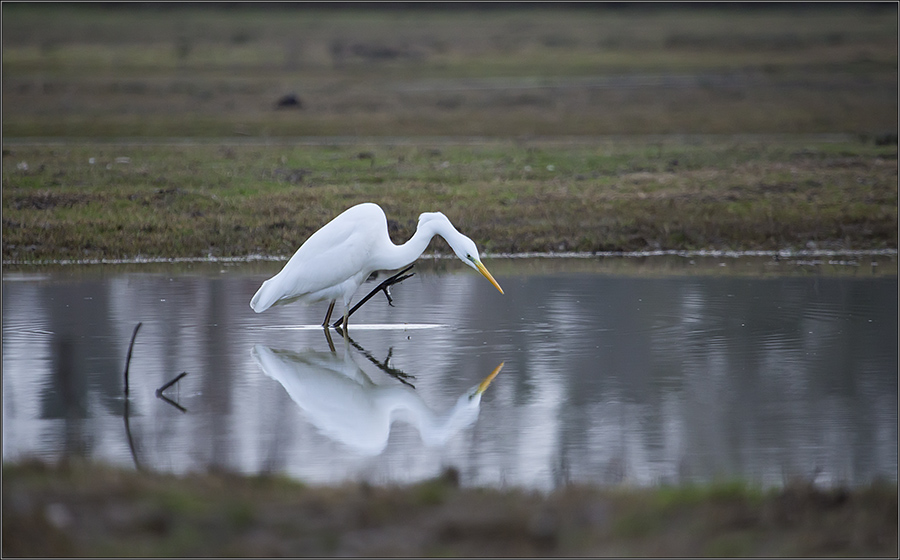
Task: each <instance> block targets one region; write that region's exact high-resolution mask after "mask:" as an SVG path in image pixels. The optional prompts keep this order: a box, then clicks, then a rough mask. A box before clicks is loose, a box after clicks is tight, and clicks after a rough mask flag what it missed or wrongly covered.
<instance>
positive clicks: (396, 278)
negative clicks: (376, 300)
mask: <svg viewBox="0 0 900 560" xmlns="http://www.w3.org/2000/svg"><path fill="white" fill-rule="evenodd" d="M413 266H415V265H413V264H411V265H409V266H407V267H406V268H404V269H403V270H401V271H400V272H398V273H397V274H395V275H393V276H391V277H390V278H387V279H386V280H385V281H384V282H382V283H381V284H378V286H376V287H375V289H374V290H372V291H371V292H369V294H368V295H367V296H366V297H364V298H362V299H361V300H359V303H357V304H356V305H354V306H353V307H352V308H351V309H350V313H347V315H346V316H347V318H349V317H350V315H353V312H354V311H356V310H357V309H359V308H360V307H362V304H364V303H366V302H367V301H369V300H370V299H372V296H374V295H375V294H376V293H378V292H384V295H385V296H386V297H387V300H388V305H390V306H393V305H394V302H393V300H392V299H391V294H390V293H389V292H388V288H390V287H391V286H393V285H394V284H398V283H400V282H403V281H404V280H406V279H407V278H410V277H412V276H415V274H416V273H415V272H413V273H412V274H406V272H408V271H409V270H410V269H412V267H413ZM404 274H405V276H404ZM329 315H330V314H329ZM343 322H344V319H343V318H341V319H338V320H337V321H335V322H334V324H333V325H331V326H332V327H334V328H339V327H340V325H341V323H343ZM344 326H345V327H346V325H344Z"/></svg>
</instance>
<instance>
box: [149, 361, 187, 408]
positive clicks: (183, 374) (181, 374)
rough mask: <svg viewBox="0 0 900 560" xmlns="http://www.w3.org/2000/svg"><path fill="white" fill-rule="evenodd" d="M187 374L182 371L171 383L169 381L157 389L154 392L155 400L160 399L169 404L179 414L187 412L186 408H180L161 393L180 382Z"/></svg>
mask: <svg viewBox="0 0 900 560" xmlns="http://www.w3.org/2000/svg"><path fill="white" fill-rule="evenodd" d="M187 374H188V372H186V371H182V372H181V373H179V374H178V375H177V376H175V379H172V380H171V381H169V382H168V383H166V384H165V385H163V386H162V387H160V388H159V389H157V390H156V398H158V399H162V400H164V401H166V402H167V403H169V404H170V405H172V406H174V407H175V408H177V409H178V410H180V411H181V412H187V409H186V408H184V407H183V406H181V405H180V404H178V403H177V402H175V401H173V400H172V399H170V398H169V397H167V396H165V395H163V391H165V390H166V389H168V388H169V387H171V386H172V385H174V384H176V383H178V381H180V380H181V378H182V377H184V376H185V375H187Z"/></svg>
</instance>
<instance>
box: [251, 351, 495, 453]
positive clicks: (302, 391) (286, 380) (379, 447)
mask: <svg viewBox="0 0 900 560" xmlns="http://www.w3.org/2000/svg"><path fill="white" fill-rule="evenodd" d="M250 355H251V356H252V357H253V360H254V361H255V362H256V364H257V365H258V366H259V368H260V369H261V370H262V371H263V373H265V374H266V375H267V376H269V377H271V378H272V379H274V380H276V381H278V382H279V383H281V385H282V386H283V387H284V389H285V390H286V391H287V393H288V395H290V397H291V399H292V400H293V401H294V402H295V403H297V405H299V406H300V408H301V409H302V410H303V412H304V413H305V416H306V417H307V418H308V419H309V420H310V422H311V423H312V424H313V425H315V426H316V428H317V429H318V430H319V431H320V432H321V433H323V434H325V435H327V436H328V437H329V438H330V439H332V440H335V441H339V442H341V443H342V444H344V445H346V446H348V447H350V448H352V449H354V450H355V451H356V452H357V453H360V454H362V455H378V454H379V453H381V452H382V451H384V448H385V447H387V444H388V439H389V437H390V433H391V425H392V424H393V423H394V421H404V422H407V423H409V424H410V425H412V426H413V427H414V428H415V429H416V431H418V432H419V435H420V436H421V438H422V442H423V443H424V444H425V445H427V446H429V447H436V446H441V445H444V444H446V443H447V441H449V440H450V439H451V438H452V437H453V436H454V435H456V434H458V433H459V432H460V431H462V430H464V429H466V428H468V427H469V426H471V425H472V424H474V423H475V421H476V420H477V419H478V413H479V410H480V405H481V396H482V393H484V391H485V390H486V389H487V388H488V386H489V385H490V384H491V381H493V380H494V378H495V377H496V376H497V374H498V373H500V370H501V369H502V368H503V364H502V363H501V364H500V365H498V366H497V367H496V368H494V371H492V372H491V374H490V375H488V376H487V377H485V378H484V379H483V380H482V381H481V382H480V383H478V384H477V385H474V386H472V387H471V388H469V389H468V390H466V391H465V392H464V393H463V394H462V395H460V396H459V398H458V399H457V400H456V403H455V404H454V405H453V407H451V408H450V409H449V410H447V411H446V412H444V413H437V412H435V411H434V410H433V409H432V408H431V407H429V406H428V405H427V404H426V403H425V401H423V400H422V397H421V396H420V395H419V393H418V392H417V391H416V390H415V389H413V388H412V387H409V386H408V385H397V384H389V385H376V384H375V383H373V382H372V380H371V379H369V376H368V375H366V373H365V372H364V371H363V370H362V368H360V367H359V365H358V364H357V363H356V362H355V361H354V360H353V358H352V356H351V354H350V353H349V352H346V351H345V353H344V354H343V355H338V354H336V353H333V352H316V351H312V350H308V351H305V352H292V351H289V350H276V349H273V348H269V347H267V346H263V345H261V344H257V345H255V346H254V347H253V348H252V349H251V351H250Z"/></svg>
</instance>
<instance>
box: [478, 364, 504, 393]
mask: <svg viewBox="0 0 900 560" xmlns="http://www.w3.org/2000/svg"><path fill="white" fill-rule="evenodd" d="M505 363H506V362H500V365H499V366H497V367H495V368H494V371H492V372H491V374H490V375H488V376H487V377H485V378H484V381H482V382H481V383H480V384H479V385H478V389H477V390H476V391H475V394H476V395H480V394H481V393H484V390H485V389H487V388H488V385H490V384H491V381H493V380H494V378H495V377H497V374H498V373H500V370H501V369H503V364H505Z"/></svg>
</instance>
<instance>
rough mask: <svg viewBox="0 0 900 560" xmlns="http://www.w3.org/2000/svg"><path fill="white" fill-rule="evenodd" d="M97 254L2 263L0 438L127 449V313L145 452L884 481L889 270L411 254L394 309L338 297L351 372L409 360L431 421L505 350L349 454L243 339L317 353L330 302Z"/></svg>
mask: <svg viewBox="0 0 900 560" xmlns="http://www.w3.org/2000/svg"><path fill="white" fill-rule="evenodd" d="M277 268H278V263H273V264H272V269H273V270H276V269H277ZM94 270H95V271H96V272H95V273H91V274H87V275H83V276H77V275H74V274H68V273H64V274H60V275H59V276H50V275H48V274H46V273H45V274H42V275H40V276H38V275H34V276H30V275H27V274H25V275H17V276H16V277H15V281H7V279H6V278H5V279H4V285H3V372H4V375H3V457H4V460H10V459H15V458H18V457H22V456H27V455H37V456H43V457H58V456H59V455H60V454H62V453H80V454H85V455H88V456H91V457H94V458H98V459H102V460H105V461H110V462H114V463H118V464H122V465H129V464H133V462H132V458H131V452H130V450H129V448H128V443H127V439H126V437H125V430H124V423H123V419H122V412H123V400H122V395H121V391H122V370H123V367H124V359H125V355H126V353H127V350H128V342H129V341H130V338H131V333H132V330H133V329H134V325H135V324H136V323H137V322H138V321H142V322H143V326H142V328H141V330H140V332H139V334H138V337H137V342H136V344H135V347H134V354H133V357H132V362H131V395H132V401H131V402H132V406H131V408H130V419H131V421H130V427H131V431H132V434H133V436H134V441H135V444H136V453H137V455H138V457H139V458H140V460H141V462H142V464H143V465H144V466H147V467H149V468H154V469H160V470H167V471H174V472H184V471H187V470H198V469H204V468H206V467H207V466H210V465H215V466H220V467H224V468H229V469H235V470H239V471H243V472H260V471H264V470H267V471H269V470H275V471H283V472H286V473H288V474H290V475H292V476H296V477H299V478H302V479H304V480H307V481H310V482H323V483H324V482H339V481H342V480H346V479H366V480H370V481H372V482H388V481H400V482H402V481H409V480H418V479H421V478H425V477H429V476H434V475H436V474H438V473H439V472H440V470H441V469H442V468H444V467H447V466H455V467H457V468H458V469H459V470H460V472H461V474H462V481H463V482H464V483H470V484H488V485H502V484H510V485H523V486H529V487H537V488H549V487H552V486H553V485H556V484H560V483H563V482H565V481H586V482H597V483H604V484H618V483H632V484H653V483H659V482H678V481H684V480H711V479H715V478H721V477H734V476H740V477H745V478H748V479H750V480H753V481H759V482H764V483H766V484H779V483H781V482H782V481H783V480H784V477H786V476H803V477H808V478H813V477H814V478H815V480H817V481H818V482H820V483H822V484H831V483H837V482H841V481H849V482H853V483H863V482H867V481H869V480H871V479H872V478H873V477H876V476H883V477H886V478H889V479H896V469H897V375H896V371H897V280H896V277H881V278H878V277H870V278H850V277H840V278H837V277H822V276H819V277H816V276H810V277H800V276H794V277H784V278H778V277H774V278H773V277H766V278H755V279H754V278H738V277H727V276H683V277H659V278H647V277H627V276H608V275H602V274H588V273H579V274H574V273H572V274H562V273H555V274H543V275H541V274H536V275H522V276H519V275H516V274H514V273H508V274H507V275H506V276H505V277H503V278H500V277H499V276H498V280H499V281H500V282H501V285H503V286H504V290H506V295H505V296H501V295H499V294H498V293H496V291H495V290H494V289H493V288H492V287H491V286H490V285H489V284H487V283H485V282H483V279H481V278H480V277H478V276H477V275H473V274H468V272H467V271H463V272H459V273H455V274H436V273H433V272H431V273H430V272H427V271H420V272H419V273H418V274H417V275H416V276H415V277H413V278H412V279H410V280H407V281H406V282H405V283H404V284H402V285H400V286H397V287H395V289H394V290H393V296H394V301H395V305H396V307H393V308H391V307H388V305H387V303H386V302H385V300H384V298H383V297H376V298H375V299H373V300H372V302H370V303H368V304H367V305H366V306H365V307H364V308H363V309H362V310H360V311H359V312H358V314H357V315H354V318H355V319H357V324H358V325H363V324H366V325H372V328H368V329H367V328H359V329H358V330H357V331H354V329H353V326H354V325H353V322H351V326H350V332H351V336H352V337H353V340H354V342H355V343H356V344H357V345H358V346H359V348H356V347H351V348H349V349H348V351H349V353H350V354H351V356H352V361H353V364H354V368H355V370H354V371H356V370H358V372H359V373H360V374H361V375H364V376H366V377H367V378H368V379H369V380H370V381H371V384H372V385H373V386H377V387H382V388H385V390H386V391H387V392H391V391H400V392H403V391H406V388H404V386H403V385H402V384H401V383H400V382H398V381H397V380H396V379H393V378H391V377H390V376H389V375H387V374H386V373H385V372H384V371H382V370H381V369H379V367H377V366H376V364H375V363H373V361H374V362H378V363H381V364H382V365H384V361H385V359H386V358H388V356H389V355H390V359H389V361H388V365H389V366H390V367H392V368H396V369H397V370H400V371H402V372H405V373H408V374H412V375H415V376H416V377H415V379H414V380H412V382H413V383H414V384H415V386H416V390H415V391H411V390H410V391H408V394H409V395H412V396H414V401H415V402H416V403H418V404H416V405H409V406H419V407H420V408H421V412H422V413H423V414H425V416H423V418H424V417H426V416H428V414H430V415H431V416H428V417H429V418H430V419H431V420H430V421H431V422H432V424H431V426H432V427H433V426H437V425H438V424H437V423H435V422H437V420H438V419H446V418H448V417H449V416H448V415H450V414H451V413H452V412H453V410H454V407H456V406H457V405H458V399H459V398H460V396H461V395H464V394H465V393H466V391H468V390H470V389H471V388H472V387H473V386H475V385H477V384H478V382H480V381H481V380H482V379H483V378H484V377H485V376H486V375H487V374H489V373H490V372H491V370H492V369H493V368H494V367H496V365H497V364H498V363H500V362H505V363H506V366H505V367H504V369H503V371H502V373H501V374H500V375H499V376H498V377H497V378H496V379H495V380H494V382H493V384H492V385H491V386H490V388H489V389H488V390H487V391H486V392H485V393H484V395H483V399H482V401H481V403H480V410H476V413H475V415H474V416H472V417H471V419H467V420H466V421H465V422H462V421H461V422H460V423H459V425H456V426H454V429H452V430H445V431H444V432H442V435H441V437H440V438H435V437H433V436H434V434H435V433H436V432H434V431H431V432H429V431H428V430H429V429H430V428H427V427H425V428H423V426H424V424H422V423H421V422H420V421H419V420H416V419H415V418H413V416H411V415H413V414H418V413H411V412H409V411H407V412H403V413H398V414H397V415H395V418H394V421H393V423H392V424H391V425H390V433H389V435H388V437H387V439H386V440H385V441H381V440H378V441H374V442H373V443H372V445H371V446H370V447H371V448H375V447H377V448H378V449H377V450H376V451H375V452H372V451H371V449H369V450H368V451H367V452H362V451H361V448H360V447H359V446H354V445H352V444H348V441H346V440H345V441H342V440H341V438H340V437H336V434H335V432H334V431H331V432H329V430H328V429H327V428H326V427H325V426H323V425H321V423H319V424H317V423H316V421H315V419H313V418H312V417H311V416H310V411H309V410H308V409H304V408H302V407H301V406H298V403H297V402H296V400H295V399H292V398H291V396H290V395H289V394H288V391H286V390H285V387H284V386H283V384H282V383H280V382H276V381H273V379H271V378H270V377H269V376H267V375H266V374H265V373H263V371H261V369H260V367H259V366H258V365H257V363H256V361H255V360H254V359H253V357H252V356H251V348H253V347H254V346H255V345H257V344H258V345H261V346H262V347H269V348H273V349H284V350H289V351H293V352H298V353H301V354H303V353H304V352H312V353H317V354H316V355H320V356H324V357H326V358H328V356H330V354H329V352H328V345H327V342H326V340H325V337H324V336H323V335H322V331H321V330H319V329H315V328H310V329H307V328H298V327H300V326H304V325H317V324H318V323H319V322H320V321H321V316H322V314H323V313H324V306H311V307H302V306H285V307H281V308H275V309H272V310H270V311H268V312H266V313H264V314H261V315H256V314H255V313H253V312H252V310H251V309H250V308H249V305H248V302H249V298H250V296H252V294H253V293H254V291H255V290H256V288H257V287H258V285H259V283H260V282H261V281H262V280H263V279H265V278H266V277H268V276H269V271H265V272H262V273H253V274H249V273H242V272H241V271H242V270H244V269H242V267H240V266H229V267H223V269H222V270H223V271H224V272H223V273H219V272H218V270H216V271H215V272H212V273H207V272H194V273H191V274H186V275H179V276H169V275H166V274H156V273H140V274H135V273H120V272H117V271H116V269H115V268H113V267H110V268H102V267H97V268H95V269H94ZM510 270H513V271H515V268H514V267H512V268H510ZM320 307H321V308H320ZM404 323H407V324H409V325H410V328H406V329H403V328H396V326H397V325H402V324H404ZM378 325H391V326H393V327H394V328H383V327H378ZM419 327H421V328H419ZM425 327H427V328H425ZM334 342H335V345H336V346H337V347H338V353H341V352H343V351H344V349H343V340H342V339H341V338H340V337H337V336H336V337H335V339H334ZM310 355H312V354H310ZM331 356H333V355H331ZM328 359H330V358H328ZM182 371H187V372H188V376H187V377H185V378H184V379H182V380H181V381H180V382H179V383H178V384H177V385H175V386H173V387H172V388H170V389H168V390H167V391H166V395H168V396H169V397H170V398H172V399H173V400H175V401H176V402H178V403H180V404H181V405H182V406H184V407H185V408H186V409H187V412H186V413H182V412H180V411H179V410H177V409H176V408H175V407H172V406H170V405H168V404H166V403H165V402H163V401H161V400H159V399H157V398H156V397H155V390H156V388H158V387H160V386H161V385H162V384H163V383H165V382H166V381H168V380H170V379H172V378H173V377H175V376H176V375H177V374H178V373H180V372H182ZM353 375H357V374H356V373H353ZM404 398H405V397H404ZM410 402H413V401H410ZM307 408H309V407H307ZM410 410H411V409H410ZM426 411H427V414H426ZM469 420H470V421H469ZM423 430H424V431H423ZM380 437H381V436H379V438H380ZM372 439H373V440H374V439H375V438H374V436H373V438H372ZM376 444H377V445H376ZM382 447H383V451H381V448H382Z"/></svg>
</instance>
